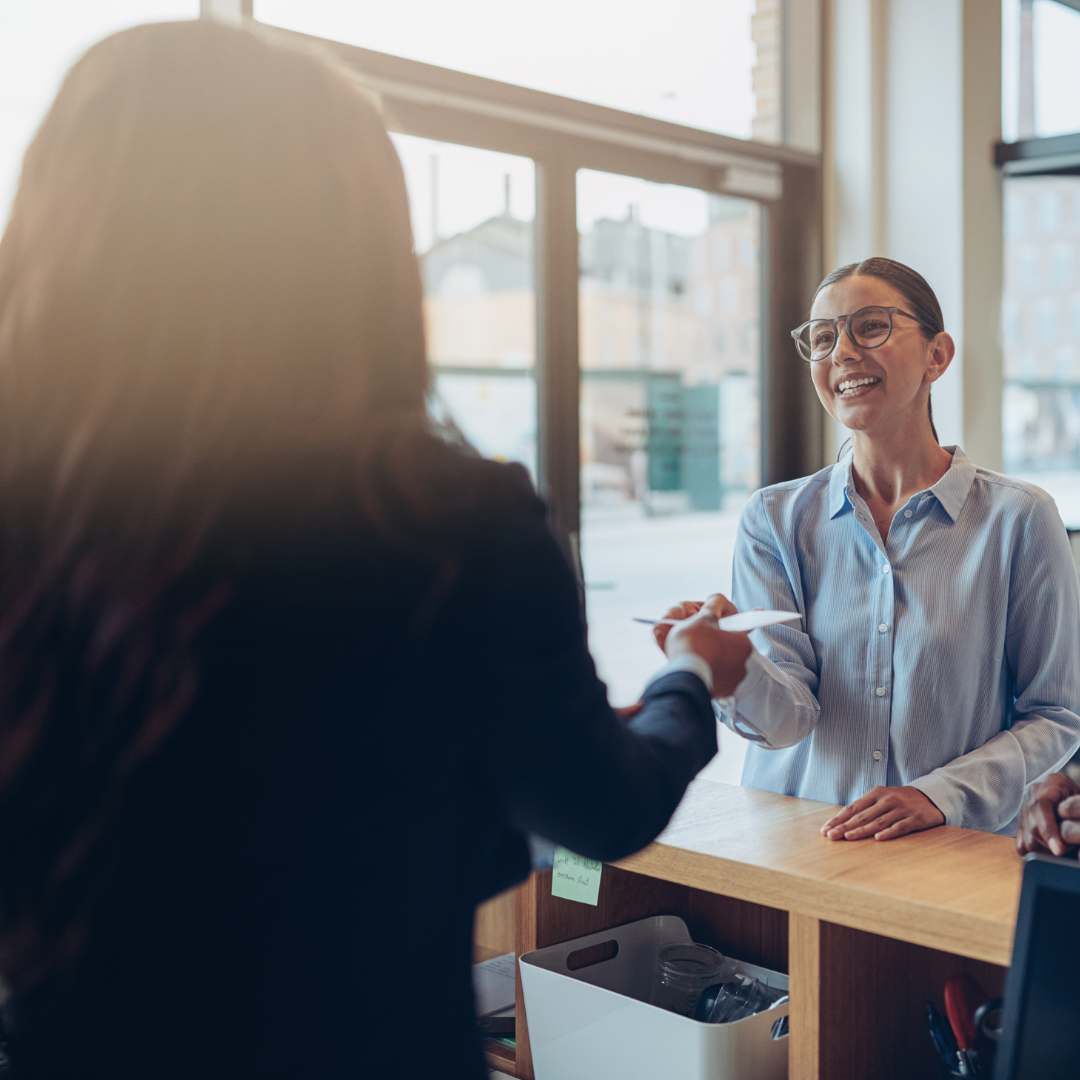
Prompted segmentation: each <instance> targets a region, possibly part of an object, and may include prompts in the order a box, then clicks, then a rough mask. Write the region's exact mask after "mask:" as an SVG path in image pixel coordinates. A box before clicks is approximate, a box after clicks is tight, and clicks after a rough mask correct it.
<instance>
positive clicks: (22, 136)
mask: <svg viewBox="0 0 1080 1080" xmlns="http://www.w3.org/2000/svg"><path fill="white" fill-rule="evenodd" d="M198 14H199V0H32V2H31V0H23V2H21V3H20V2H19V0H8V2H6V3H0V223H2V222H4V221H6V220H7V216H8V210H9V208H10V206H11V200H12V198H13V197H14V195H15V187H16V185H17V184H18V182H19V172H20V170H21V168H22V156H23V153H24V152H25V151H26V147H27V144H28V143H29V142H30V140H31V139H32V138H33V136H34V132H35V131H36V130H37V127H38V124H40V123H41V118H42V117H43V116H44V115H45V110H46V109H48V107H49V105H50V104H51V103H52V99H53V98H54V97H55V96H56V91H57V90H58V89H59V87H60V82H61V80H62V79H63V77H64V74H65V73H66V72H67V69H68V68H69V67H71V65H72V63H73V62H74V61H75V60H76V58H77V57H78V56H79V55H80V54H81V53H82V52H84V51H85V50H86V49H87V47H88V46H90V45H92V44H93V43H94V42H95V41H98V40H99V39H101V38H103V37H105V36H106V35H107V34H111V33H114V32H115V31H117V30H122V29H123V28H124V27H125V26H134V25H135V24H137V23H144V22H160V21H162V20H166V19H194V18H196V17H197V16H198Z"/></svg>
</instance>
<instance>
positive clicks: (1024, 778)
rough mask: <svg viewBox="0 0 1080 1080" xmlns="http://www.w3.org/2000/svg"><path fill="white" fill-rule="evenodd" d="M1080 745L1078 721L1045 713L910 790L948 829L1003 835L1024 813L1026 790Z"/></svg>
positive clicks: (1062, 711) (1057, 713) (914, 782)
mask: <svg viewBox="0 0 1080 1080" xmlns="http://www.w3.org/2000/svg"><path fill="white" fill-rule="evenodd" d="M1078 739H1080V717H1078V716H1077V715H1076V714H1075V713H1072V712H1069V711H1068V710H1067V709H1063V708H1056V709H1052V710H1050V709H1047V710H1044V712H1043V715H1039V716H1034V717H1031V718H1030V719H1026V720H1022V721H1019V722H1018V723H1016V724H1014V725H1013V727H1012V728H1011V729H1009V730H1006V731H1002V732H1001V733H1000V734H998V735H995V736H994V738H992V739H991V740H990V741H989V742H987V743H985V744H984V745H983V746H980V747H979V748H978V749H977V750H973V751H971V753H968V754H964V755H963V756H962V757H959V758H956V759H955V760H954V761H950V762H949V763H948V764H947V765H943V766H941V767H940V768H938V769H935V770H934V771H933V772H931V773H928V774H927V775H926V776H921V777H918V778H917V779H915V780H912V781H911V786H912V787H917V788H918V789H919V790H920V791H922V792H923V794H924V795H926V796H927V798H929V799H931V800H932V801H933V802H934V804H935V805H936V806H937V807H938V808H939V809H940V810H941V812H942V813H943V814H944V815H945V823H946V824H947V825H958V826H962V827H963V828H966V829H981V830H983V831H985V832H999V831H1000V830H1002V829H1004V828H1005V827H1006V826H1008V825H1009V824H1010V823H1011V822H1012V821H1013V819H1014V818H1015V817H1016V815H1017V814H1018V813H1019V812H1020V807H1021V805H1022V804H1023V801H1024V794H1025V792H1026V790H1027V788H1028V787H1029V786H1030V785H1031V784H1032V783H1033V782H1035V781H1036V780H1038V779H1039V778H1040V777H1042V776H1044V775H1046V774H1047V773H1049V772H1051V771H1053V770H1054V769H1055V768H1057V767H1059V766H1060V765H1061V764H1062V763H1063V762H1064V761H1066V760H1068V758H1069V757H1070V756H1071V755H1072V753H1073V752H1074V750H1075V748H1076V745H1077V741H1078Z"/></svg>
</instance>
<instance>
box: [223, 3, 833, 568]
mask: <svg viewBox="0 0 1080 1080" xmlns="http://www.w3.org/2000/svg"><path fill="white" fill-rule="evenodd" d="M204 2H206V0H204ZM217 2H218V3H220V2H221V0H217ZM234 2H235V0H234ZM246 2H250V0H246ZM250 25H253V26H254V27H255V28H257V29H258V30H259V31H260V32H262V33H268V34H272V35H275V36H280V37H283V38H285V39H287V40H290V41H292V42H295V43H298V44H301V45H307V46H311V47H314V48H317V49H319V50H322V51H324V52H329V53H330V54H332V55H333V56H334V57H335V58H336V59H337V60H338V61H339V62H340V63H342V64H343V65H344V66H345V67H347V68H349V69H352V70H354V71H355V72H357V74H358V76H359V77H360V78H361V79H362V81H363V82H364V84H365V85H367V86H368V87H369V88H370V89H372V90H374V91H375V92H376V93H378V94H379V95H380V97H381V99H382V101H383V105H384V109H385V116H386V120H387V126H388V127H389V128H390V129H391V130H393V131H397V132H401V133H402V134H408V135H416V136H420V137H423V138H429V139H436V140H439V141H441V142H449V143H459V144H463V145H468V146H475V147H479V148H482V149H486V150H495V151H500V152H503V153H508V154H515V155H519V156H522V157H528V158H531V159H532V160H533V161H534V162H535V165H536V178H537V184H536V196H537V198H536V219H535V225H534V228H535V238H536V243H535V245H534V247H535V251H536V267H535V278H534V280H535V289H536V313H537V327H536V330H537V334H536V344H537V360H536V378H537V400H538V416H537V425H538V427H537V442H538V446H537V467H538V474H539V477H538V479H539V485H540V489H541V492H542V493H543V495H544V497H545V499H546V500H547V503H548V507H549V513H550V516H551V521H552V525H553V527H554V528H555V529H556V531H557V532H558V533H561V534H562V535H563V536H565V537H567V538H568V539H569V544H570V547H571V549H572V550H573V552H574V553H575V554H576V548H577V537H578V534H579V531H580V523H581V511H580V480H579V472H580V449H579V440H580V434H579V423H580V419H579V379H580V363H579V356H578V348H579V344H578V320H579V312H578V276H579V267H578V233H577V171H578V170H579V169H596V170H598V171H602V172H612V173H619V174H623V175H627V176H633V177H638V178H641V179H644V180H650V181H654V182H657V183H667V184H679V185H683V186H686V187H693V188H698V189H700V190H703V191H706V192H713V193H717V194H726V195H736V196H740V197H743V198H751V199H754V200H755V201H756V202H758V204H759V205H760V207H761V210H762V213H761V222H762V226H761V227H762V237H761V239H762V243H761V248H760V250H761V252H762V259H761V287H762V296H761V312H762V344H761V388H760V392H761V407H762V417H761V419H762V432H761V448H762V461H761V475H762V482H763V483H765V484H770V483H776V482H777V481H780V480H786V479H791V478H793V477H796V476H802V475H806V474H807V473H810V472H813V471H815V470H816V469H818V468H820V467H821V465H822V464H823V460H824V422H823V418H822V412H821V409H820V407H819V405H818V403H817V400H816V397H815V395H814V392H813V387H812V384H811V382H810V380H809V379H808V378H807V377H806V372H805V364H803V362H802V361H801V360H800V359H799V357H798V356H797V355H796V353H795V350H794V349H793V348H791V344H790V341H789V338H788V330H789V329H790V328H791V327H792V326H795V325H797V324H798V323H799V322H801V321H802V320H803V319H804V317H805V313H806V311H807V310H808V307H809V304H810V300H811V298H812V296H813V291H814V288H815V287H816V285H817V283H818V281H819V280H820V279H821V275H822V259H823V242H822V241H823V237H822V197H821V192H822V161H821V155H820V154H814V153H808V152H805V151H800V150H794V149H790V148H787V147H783V146H772V145H767V144H763V143H754V142H750V141H746V140H741V139H735V138H730V137H727V136H724V135H718V134H713V133H711V132H707V131H702V130H699V129H696V128H690V127H685V126H683V125H680V124H674V123H670V122H667V121H664V120H656V119H653V118H651V117H647V116H641V115H638V114H633V113H627V112H623V111H620V110H618V109H611V108H607V107H605V106H602V105H594V104H591V103H589V102H583V101H578V100H575V99H573V98H566V97H561V96H559V95H556V94H549V93H545V92H543V91H539V90H531V89H529V88H527V87H522V86H517V85H513V84H510V83H502V82H498V81H496V80H493V79H486V78H483V77H481V76H477V75H469V74H466V73H464V72H460V71H454V70H450V69H447V68H440V67H436V66H434V65H431V64H424V63H420V62H419V61H415V60H406V59H404V58H401V57H396V56H390V55H388V54H385V53H379V52H374V51H372V50H369V49H364V48H361V47H359V46H354V45H346V44H342V43H340V42H335V41H328V40H326V39H323V38H316V37H311V36H309V35H305V34H300V33H297V32H295V31H289V30H283V29H281V28H278V27H271V26H267V25H265V24H261V23H256V22H251V23H250ZM577 561H578V560H577V559H576V558H575V562H577Z"/></svg>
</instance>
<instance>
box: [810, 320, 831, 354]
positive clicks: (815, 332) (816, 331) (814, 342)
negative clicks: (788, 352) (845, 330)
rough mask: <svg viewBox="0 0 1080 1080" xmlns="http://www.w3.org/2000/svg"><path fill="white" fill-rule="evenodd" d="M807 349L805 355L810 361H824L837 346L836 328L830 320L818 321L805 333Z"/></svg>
mask: <svg viewBox="0 0 1080 1080" xmlns="http://www.w3.org/2000/svg"><path fill="white" fill-rule="evenodd" d="M803 336H804V337H805V338H806V348H805V350H804V351H803V355H804V356H806V357H807V358H808V359H810V360H824V359H825V357H826V356H828V355H829V354H830V353H831V352H832V351H833V348H834V347H835V345H836V327H835V326H833V324H832V323H831V322H830V321H829V320H828V319H816V320H815V321H814V322H812V323H810V325H809V326H807V328H806V329H805V330H804V331H803Z"/></svg>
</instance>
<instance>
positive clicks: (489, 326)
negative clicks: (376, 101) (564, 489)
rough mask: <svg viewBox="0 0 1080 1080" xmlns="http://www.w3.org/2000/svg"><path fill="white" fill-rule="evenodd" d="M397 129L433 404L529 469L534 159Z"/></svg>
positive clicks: (498, 453)
mask: <svg viewBox="0 0 1080 1080" xmlns="http://www.w3.org/2000/svg"><path fill="white" fill-rule="evenodd" d="M393 139H394V144H395V145H396V146H397V149H398V154H399V155H400V156H401V161H402V165H403V166H404V169H405V181H406V184H407V185H408V188H409V199H410V202H411V206H412V219H413V236H414V239H415V244H416V251H417V254H418V255H419V257H420V265H421V270H422V273H423V277H424V320H425V326H426V331H427V346H428V358H429V359H430V361H431V364H432V366H433V367H434V369H435V395H436V402H435V403H434V405H435V407H436V409H437V410H438V411H439V412H441V413H444V414H449V416H450V417H451V418H452V419H453V420H454V422H455V423H456V424H457V425H458V427H459V428H460V429H461V430H462V432H464V434H465V436H466V437H467V438H468V439H469V441H470V442H471V443H472V444H473V445H474V446H475V447H476V448H477V450H479V451H480V453H482V454H483V455H484V456H485V457H492V458H497V459H499V460H502V461H520V462H521V463H522V464H523V465H525V466H526V467H527V468H528V469H529V471H530V472H531V473H532V475H533V477H534V479H535V476H536V382H535V379H534V377H533V369H534V366H535V357H536V304H535V299H534V294H533V218H534V217H535V203H536V194H535V170H534V167H533V163H532V161H531V160H530V159H528V158H520V157H514V156H512V155H510V154H495V153H491V152H490V151H487V150H476V149H474V148H472V147H469V146H456V145H454V144H451V143H440V142H433V141H431V140H430V139H417V138H414V137H412V136H410V135H394V136H393Z"/></svg>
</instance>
